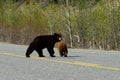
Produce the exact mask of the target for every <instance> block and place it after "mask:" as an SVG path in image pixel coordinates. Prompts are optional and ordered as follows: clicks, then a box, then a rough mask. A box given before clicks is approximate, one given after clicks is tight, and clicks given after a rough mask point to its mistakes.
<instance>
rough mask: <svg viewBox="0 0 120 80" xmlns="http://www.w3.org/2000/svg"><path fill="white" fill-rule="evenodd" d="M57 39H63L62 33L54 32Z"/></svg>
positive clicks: (57, 40)
mask: <svg viewBox="0 0 120 80" xmlns="http://www.w3.org/2000/svg"><path fill="white" fill-rule="evenodd" d="M54 37H55V41H56V42H59V41H61V40H62V35H61V33H54Z"/></svg>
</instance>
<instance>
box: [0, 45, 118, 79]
mask: <svg viewBox="0 0 120 80" xmlns="http://www.w3.org/2000/svg"><path fill="white" fill-rule="evenodd" d="M27 47H28V46H24V45H15V44H7V43H0V80H120V52H119V51H102V50H85V49H69V54H68V57H60V56H59V54H58V52H57V50H56V49H55V52H56V53H55V55H56V57H55V58H52V57H50V56H49V53H48V52H47V51H46V49H45V50H44V55H45V56H46V57H45V58H39V57H38V55H37V53H36V52H33V53H32V55H31V58H26V57H25V56H24V55H25V52H26V49H27Z"/></svg>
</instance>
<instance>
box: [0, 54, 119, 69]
mask: <svg viewBox="0 0 120 80" xmlns="http://www.w3.org/2000/svg"><path fill="white" fill-rule="evenodd" d="M0 54H1V55H6V56H13V57H21V58H26V57H25V56H22V55H17V54H12V53H0ZM30 59H36V60H46V61H49V62H56V63H64V64H71V65H80V66H87V67H93V68H101V69H107V70H117V71H119V70H120V68H113V67H108V66H102V65H99V64H92V63H86V62H69V61H63V60H52V59H48V58H45V57H43V58H42V57H35V56H31V57H30Z"/></svg>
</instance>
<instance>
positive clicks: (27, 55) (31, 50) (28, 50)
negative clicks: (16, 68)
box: [26, 44, 34, 57]
mask: <svg viewBox="0 0 120 80" xmlns="http://www.w3.org/2000/svg"><path fill="white" fill-rule="evenodd" d="M33 51H34V46H33V45H32V44H30V46H29V47H28V49H27V51H26V57H30V54H31V53H32V52H33Z"/></svg>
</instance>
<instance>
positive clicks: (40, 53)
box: [36, 48, 45, 57]
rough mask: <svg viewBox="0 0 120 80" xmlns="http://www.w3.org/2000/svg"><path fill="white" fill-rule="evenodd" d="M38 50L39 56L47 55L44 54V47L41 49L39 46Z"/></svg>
mask: <svg viewBox="0 0 120 80" xmlns="http://www.w3.org/2000/svg"><path fill="white" fill-rule="evenodd" d="M36 51H37V53H38V55H39V57H45V56H44V55H43V51H42V49H39V48H38V49H36Z"/></svg>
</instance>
